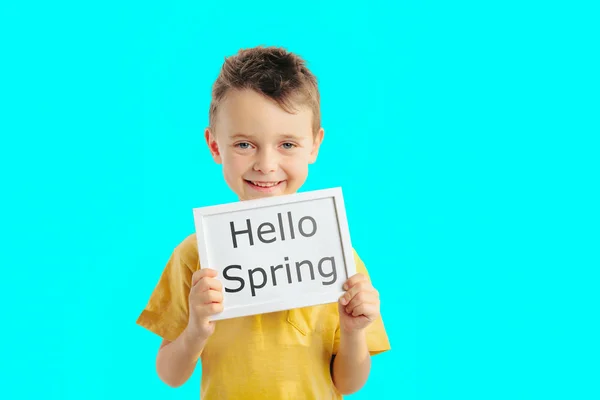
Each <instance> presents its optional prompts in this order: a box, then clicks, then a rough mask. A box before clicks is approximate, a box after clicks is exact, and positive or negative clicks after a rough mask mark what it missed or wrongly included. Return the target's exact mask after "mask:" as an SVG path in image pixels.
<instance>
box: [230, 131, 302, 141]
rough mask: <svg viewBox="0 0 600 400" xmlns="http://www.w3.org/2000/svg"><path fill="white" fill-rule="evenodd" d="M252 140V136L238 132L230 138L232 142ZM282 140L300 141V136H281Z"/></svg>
mask: <svg viewBox="0 0 600 400" xmlns="http://www.w3.org/2000/svg"><path fill="white" fill-rule="evenodd" d="M252 138H253V136H252V135H247V134H245V133H240V132H238V133H235V134H233V135H232V136H231V139H233V140H236V139H252ZM282 138H283V139H292V140H296V141H300V140H302V137H301V136H298V135H293V134H291V133H285V134H282Z"/></svg>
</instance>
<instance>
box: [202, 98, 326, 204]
mask: <svg viewBox="0 0 600 400" xmlns="http://www.w3.org/2000/svg"><path fill="white" fill-rule="evenodd" d="M216 119H217V121H216V124H215V125H216V129H215V130H211V129H210V128H208V129H206V132H205V138H206V142H207V144H208V147H209V148H210V151H211V154H212V156H213V159H214V160H215V162H217V163H219V164H222V165H223V174H224V176H225V181H226V182H227V184H228V185H229V187H230V188H231V189H232V190H233V191H234V192H235V193H236V194H237V195H238V197H239V199H240V200H250V199H256V198H260V197H269V196H278V195H282V194H292V193H296V192H297V191H298V189H299V188H300V187H301V186H302V185H303V184H304V182H305V181H306V177H307V176H308V164H312V163H313V162H315V161H316V159H317V154H318V151H319V147H320V145H321V141H322V140H323V129H320V130H319V132H318V134H317V135H316V137H315V136H314V135H313V132H312V111H311V110H310V109H309V108H308V107H303V108H301V109H300V110H299V111H298V112H297V113H296V114H290V113H288V112H286V111H285V110H283V109H282V108H281V107H279V105H277V104H276V103H275V102H274V101H272V100H270V99H267V98H265V97H264V96H262V95H260V94H258V93H256V92H254V91H252V90H243V91H230V92H228V93H227V95H226V98H225V100H224V101H223V102H222V103H221V104H220V108H219V110H218V112H217V116H216Z"/></svg>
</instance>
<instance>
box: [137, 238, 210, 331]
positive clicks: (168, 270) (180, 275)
mask: <svg viewBox="0 0 600 400" xmlns="http://www.w3.org/2000/svg"><path fill="white" fill-rule="evenodd" d="M197 253H198V250H197V244H196V243H195V238H194V237H193V236H190V237H188V238H186V239H185V240H184V241H183V242H181V243H180V244H179V245H178V246H177V247H176V248H175V250H173V252H172V254H171V256H170V258H169V260H168V262H167V264H166V266H165V268H164V270H163V272H162V274H161V276H160V279H159V280H158V283H157V285H156V286H155V288H154V291H153V292H152V294H151V296H150V299H149V300H148V303H147V304H146V307H145V308H144V310H143V311H142V313H141V314H140V316H139V317H138V319H137V321H136V323H137V324H138V325H140V326H142V327H144V328H146V329H148V330H149V331H151V332H153V333H155V334H157V335H158V336H160V337H162V338H163V339H166V340H169V341H171V342H172V341H174V340H175V339H177V337H179V335H180V334H181V332H182V331H183V330H184V329H185V327H186V326H187V323H188V312H189V303H188V296H189V292H190V287H191V282H192V274H193V273H194V272H195V271H196V270H198V268H199V264H198V255H197Z"/></svg>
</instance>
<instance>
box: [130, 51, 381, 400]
mask: <svg viewBox="0 0 600 400" xmlns="http://www.w3.org/2000/svg"><path fill="white" fill-rule="evenodd" d="M323 137H324V130H323V128H322V127H321V117H320V99H319V91H318V88H317V80H316V78H315V77H314V75H313V74H312V73H311V72H310V71H309V70H308V68H307V67H306V65H305V62H304V61H303V60H302V59H301V58H300V57H299V56H297V55H295V54H293V53H290V52H288V51H286V50H285V49H282V48H275V47H267V48H265V47H255V48H251V49H246V50H241V51H240V52H238V54H236V55H234V56H232V57H229V58H227V59H226V60H225V63H224V65H223V67H222V69H221V72H220V74H219V76H218V78H217V80H216V82H215V84H214V86H213V93H212V102H211V105H210V111H209V127H208V128H207V129H206V131H205V139H206V143H207V145H208V148H209V150H210V153H211V155H212V158H213V159H214V161H215V162H217V163H218V164H221V165H222V168H223V175H224V178H225V181H226V183H227V185H228V186H229V188H230V189H231V190H232V191H233V192H234V193H235V194H236V195H237V196H238V198H239V200H240V201H244V200H249V199H256V198H262V197H268V196H279V195H283V194H293V193H296V192H297V191H298V190H299V189H300V188H301V186H302V185H303V184H304V182H305V181H306V178H307V176H308V167H309V165H310V164H311V163H314V162H315V161H316V159H317V155H318V153H319V147H320V145H321V142H322V140H323ZM196 243H197V242H196V238H195V234H192V235H190V236H188V237H187V238H185V239H184V240H183V241H182V242H181V243H180V244H179V245H178V246H177V247H176V248H175V250H174V251H173V253H172V255H171V257H170V259H169V261H168V263H167V265H166V267H165V269H164V271H163V273H162V275H161V277H160V279H159V282H158V284H157V286H156V288H155V289H154V292H153V293H152V295H151V297H150V300H149V301H148V303H147V305H146V307H145V309H144V310H143V311H142V313H141V315H140V316H139V318H138V320H137V323H138V324H140V325H141V326H143V327H145V328H147V329H149V330H150V331H152V332H154V333H156V334H157V335H159V336H161V337H162V338H163V341H162V343H161V346H160V348H159V350H158V354H157V358H156V369H157V373H158V375H159V377H160V379H161V380H162V381H163V382H165V383H166V384H168V385H170V386H173V387H177V386H180V385H182V384H184V383H185V382H186V381H187V380H188V379H189V377H190V376H191V375H192V373H193V371H194V369H195V368H196V365H197V362H198V360H200V361H201V365H202V380H201V398H202V399H320V400H321V399H340V398H341V397H342V394H349V393H353V392H356V391H357V390H359V389H360V388H361V387H362V386H363V385H364V383H365V382H366V380H367V378H368V376H369V373H370V369H371V356H372V355H374V354H378V353H381V352H383V351H387V350H389V349H390V345H389V341H388V338H387V334H386V331H385V328H384V326H383V321H382V319H381V316H380V311H379V310H380V300H379V294H378V292H377V290H376V289H375V288H374V287H373V285H372V284H371V281H370V278H369V275H368V272H367V270H366V268H365V266H364V264H363V262H362V260H361V259H360V258H359V256H358V254H357V253H356V252H354V257H355V261H356V267H357V272H358V273H357V274H356V275H354V276H352V277H351V278H350V279H348V281H347V282H346V283H345V286H344V290H345V291H346V292H345V294H344V295H343V296H342V297H341V298H340V299H339V301H338V302H337V303H332V304H324V305H319V306H312V307H304V308H298V309H292V310H287V311H280V312H273V313H267V314H261V315H254V316H248V317H240V318H232V319H226V320H220V321H216V322H210V321H209V320H208V319H209V317H210V316H211V315H214V314H217V313H219V312H221V311H222V310H223V304H222V301H223V286H222V283H221V282H220V281H219V280H218V279H216V276H217V273H216V271H214V270H213V269H211V268H210V266H200V263H199V257H198V249H197V244H196Z"/></svg>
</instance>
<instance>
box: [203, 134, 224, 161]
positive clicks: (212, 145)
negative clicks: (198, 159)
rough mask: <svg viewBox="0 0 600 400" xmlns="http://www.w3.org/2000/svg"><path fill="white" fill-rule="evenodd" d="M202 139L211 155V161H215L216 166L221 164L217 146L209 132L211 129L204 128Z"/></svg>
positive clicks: (213, 135) (213, 136) (215, 140)
mask: <svg viewBox="0 0 600 400" xmlns="http://www.w3.org/2000/svg"><path fill="white" fill-rule="evenodd" d="M204 139H205V140H206V144H207V145H208V149H209V150H210V154H211V155H212V158H213V160H215V162H216V163H217V164H221V153H220V151H219V145H218V143H217V139H216V137H215V134H214V132H213V131H212V130H211V128H206V130H205V131H204Z"/></svg>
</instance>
